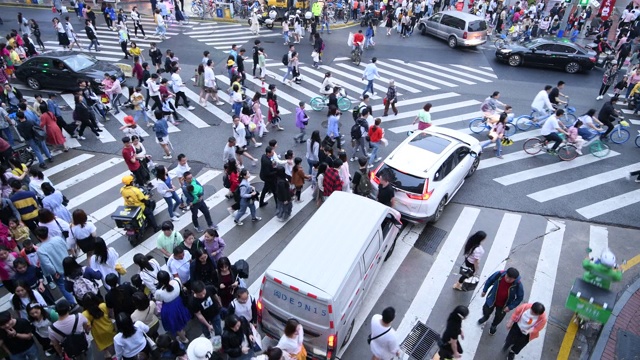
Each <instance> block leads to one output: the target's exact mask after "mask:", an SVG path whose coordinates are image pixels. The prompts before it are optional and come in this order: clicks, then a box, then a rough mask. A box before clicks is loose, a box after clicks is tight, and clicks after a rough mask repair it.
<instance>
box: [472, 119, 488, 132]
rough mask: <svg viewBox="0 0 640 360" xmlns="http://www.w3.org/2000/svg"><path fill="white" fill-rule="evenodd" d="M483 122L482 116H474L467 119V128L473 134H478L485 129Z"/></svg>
mask: <svg viewBox="0 0 640 360" xmlns="http://www.w3.org/2000/svg"><path fill="white" fill-rule="evenodd" d="M486 128H487V127H486V126H485V122H484V119H483V118H475V119H473V120H471V121H469V130H471V132H472V133H474V134H480V133H481V132H483V131H485V130H486Z"/></svg>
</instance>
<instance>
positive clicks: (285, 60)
mask: <svg viewBox="0 0 640 360" xmlns="http://www.w3.org/2000/svg"><path fill="white" fill-rule="evenodd" d="M282 65H286V66H288V65H289V53H286V54H284V55H282Z"/></svg>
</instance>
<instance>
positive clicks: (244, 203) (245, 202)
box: [234, 198, 277, 222]
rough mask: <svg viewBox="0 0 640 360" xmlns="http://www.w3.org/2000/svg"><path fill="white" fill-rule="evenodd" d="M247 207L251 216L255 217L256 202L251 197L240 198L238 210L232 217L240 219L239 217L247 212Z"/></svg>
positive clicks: (236, 219)
mask: <svg viewBox="0 0 640 360" xmlns="http://www.w3.org/2000/svg"><path fill="white" fill-rule="evenodd" d="M276 205H277V203H276ZM247 208H249V211H251V218H252V219H255V218H256V204H255V203H254V201H253V200H252V199H247V198H242V199H240V209H238V212H237V213H236V217H235V219H234V220H235V221H236V222H238V221H240V218H241V217H242V216H244V213H246V212H247Z"/></svg>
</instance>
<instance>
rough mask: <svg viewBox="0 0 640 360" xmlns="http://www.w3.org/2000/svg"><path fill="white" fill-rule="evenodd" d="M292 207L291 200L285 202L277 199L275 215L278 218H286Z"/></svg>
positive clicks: (289, 214)
mask: <svg viewBox="0 0 640 360" xmlns="http://www.w3.org/2000/svg"><path fill="white" fill-rule="evenodd" d="M292 208H293V204H292V203H291V201H289V202H288V203H286V204H285V203H284V202H283V201H278V202H277V203H276V217H277V218H278V219H282V220H287V219H288V218H289V216H291V209H292Z"/></svg>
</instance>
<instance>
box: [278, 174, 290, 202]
mask: <svg viewBox="0 0 640 360" xmlns="http://www.w3.org/2000/svg"><path fill="white" fill-rule="evenodd" d="M276 199H277V200H278V201H283V202H284V201H291V192H290V191H289V182H288V181H287V179H278V183H277V185H276Z"/></svg>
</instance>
